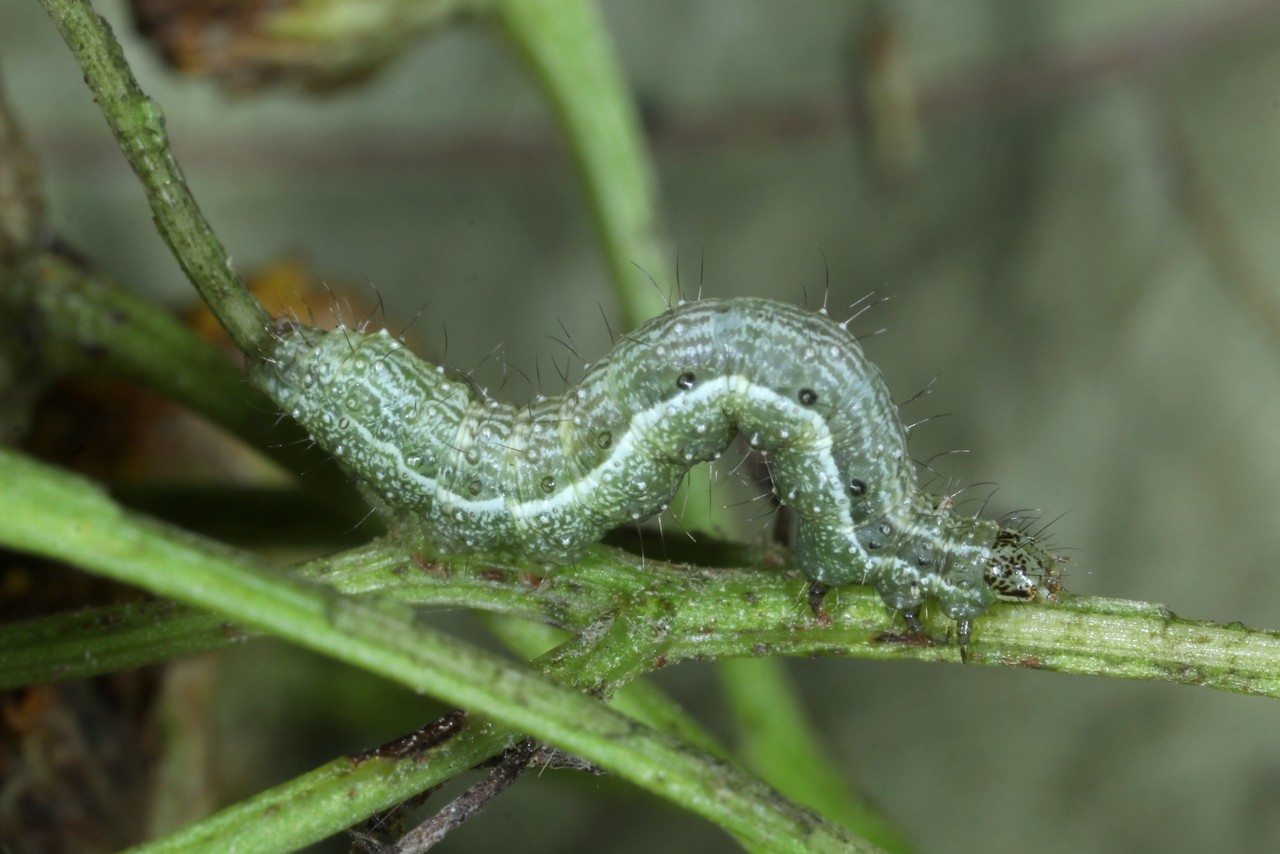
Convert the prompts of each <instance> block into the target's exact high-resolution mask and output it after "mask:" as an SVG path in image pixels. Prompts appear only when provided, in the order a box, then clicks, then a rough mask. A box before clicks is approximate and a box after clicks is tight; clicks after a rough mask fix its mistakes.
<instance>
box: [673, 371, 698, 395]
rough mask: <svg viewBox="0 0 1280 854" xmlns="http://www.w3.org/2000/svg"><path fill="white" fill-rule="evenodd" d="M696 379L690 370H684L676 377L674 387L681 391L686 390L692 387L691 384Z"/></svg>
mask: <svg viewBox="0 0 1280 854" xmlns="http://www.w3.org/2000/svg"><path fill="white" fill-rule="evenodd" d="M697 379H698V378H697V377H695V376H694V375H693V372H692V371H685V372H684V373H683V374H681V375H680V376H678V377H676V387H677V388H679V389H682V390H683V391H688V390H689V389H691V388H693V384H694V383H695V382H697Z"/></svg>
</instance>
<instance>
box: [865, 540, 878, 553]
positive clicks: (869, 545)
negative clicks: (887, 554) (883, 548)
mask: <svg viewBox="0 0 1280 854" xmlns="http://www.w3.org/2000/svg"><path fill="white" fill-rule="evenodd" d="M867 548H868V549H869V550H871V551H875V550H876V549H878V548H880V541H879V540H867Z"/></svg>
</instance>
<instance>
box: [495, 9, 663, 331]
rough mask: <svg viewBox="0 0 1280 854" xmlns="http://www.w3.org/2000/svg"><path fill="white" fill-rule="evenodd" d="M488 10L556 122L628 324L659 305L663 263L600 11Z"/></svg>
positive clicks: (638, 146)
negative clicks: (653, 279) (654, 279)
mask: <svg viewBox="0 0 1280 854" xmlns="http://www.w3.org/2000/svg"><path fill="white" fill-rule="evenodd" d="M492 11H493V14H494V15H495V16H496V18H497V21H498V23H499V24H500V26H501V28H502V31H503V33H505V34H506V36H507V39H508V41H509V42H510V43H511V45H512V46H513V47H514V49H515V51H516V52H517V53H518V54H519V55H520V56H521V57H522V58H523V59H524V61H525V65H526V66H527V67H528V68H529V70H530V71H531V72H532V74H533V77H534V79H535V80H536V81H537V82H538V85H539V86H540V87H541V89H542V92H543V94H544V95H545V96H546V98H547V101H548V103H549V104H550V105H551V109H552V112H553V113H554V114H555V116H556V119H557V121H558V122H559V125H560V130H561V133H563V134H564V138H565V142H566V144H567V145H568V147H569V151H570V153H571V154H572V156H573V161H574V165H575V166H576V167H577V170H578V176H579V178H580V179H581V180H582V184H583V187H584V189H585V190H586V195H587V201H588V203H589V204H590V206H591V212H592V215H593V218H594V221H595V224H596V229H597V231H598V232H599V235H600V241H601V244H602V246H603V248H604V253H605V260H606V262H607V263H608V265H609V272H610V274H611V275H612V278H613V281H614V283H615V286H616V288H615V289H616V291H617V293H618V295H619V297H620V298H621V300H622V307H623V312H622V314H623V319H624V321H625V322H626V325H627V326H628V327H634V326H637V325H638V324H639V323H640V322H641V321H644V320H646V319H648V318H650V317H653V316H654V315H655V314H659V313H661V312H662V310H663V309H664V308H665V307H666V305H665V302H664V298H663V295H662V294H661V293H660V292H659V291H658V288H657V287H655V286H654V285H653V283H652V282H651V281H650V279H649V276H655V277H657V276H660V275H662V274H664V273H665V272H666V270H667V269H668V262H667V257H666V253H665V252H664V251H663V250H662V248H661V246H660V245H659V242H658V239H657V236H656V234H655V231H656V228H657V222H656V221H657V213H656V208H657V202H656V198H657V193H656V183H655V181H654V177H653V166H652V164H651V163H650V160H649V154H648V149H647V147H646V145H645V140H644V134H643V132H642V131H641V127H640V119H639V116H638V114H637V112H636V109H635V105H634V103H633V101H632V99H631V96H630V93H629V92H628V90H627V87H626V83H625V81H624V80H623V77H622V73H621V71H620V70H619V69H618V66H617V62H616V60H615V57H614V53H613V49H612V45H611V44H610V42H609V35H608V32H607V30H606V29H605V26H604V22H603V21H601V19H600V10H599V8H598V7H597V5H596V3H595V2H594V0H502V2H497V3H495V4H494V6H493V10H492Z"/></svg>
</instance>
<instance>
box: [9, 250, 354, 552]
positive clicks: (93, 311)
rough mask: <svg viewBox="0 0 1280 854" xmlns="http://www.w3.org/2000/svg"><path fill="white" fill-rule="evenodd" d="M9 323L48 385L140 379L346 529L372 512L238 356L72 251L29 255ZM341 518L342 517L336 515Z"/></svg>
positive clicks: (16, 281)
mask: <svg viewBox="0 0 1280 854" xmlns="http://www.w3.org/2000/svg"><path fill="white" fill-rule="evenodd" d="M0 317H3V318H7V319H8V322H9V323H13V324H16V325H17V326H18V327H20V328H22V329H23V330H24V335H23V337H22V345H23V346H22V351H21V353H20V354H19V358H20V359H21V360H22V363H23V365H24V366H25V370H26V372H27V373H28V374H30V375H36V376H39V377H41V378H42V381H43V382H48V381H51V380H53V379H57V378H60V377H63V376H71V375H106V376H115V377H121V378H123V379H127V380H130V381H133V382H137V383H139V384H140V385H143V386H146V387H147V388H151V389H154V390H155V391H158V392H160V393H161V394H164V395H165V396H167V397H168V398H170V399H171V400H174V401H175V402H177V403H180V404H182V405H183V406H186V407H187V408H189V409H191V410H192V411H194V412H196V413H197V414H199V415H202V416H204V417H205V418H207V419H209V420H210V421H212V422H213V423H214V424H217V425H218V426H220V427H222V428H223V429H225V430H227V431H229V432H230V433H232V434H233V435H235V436H238V437H239V438H241V439H243V440H244V441H245V442H246V443H248V444H249V445H251V446H253V447H256V448H258V449H260V450H261V451H262V453H263V454H265V455H266V456H267V457H269V458H271V459H274V460H275V461H276V462H278V463H280V465H281V466H282V467H283V468H284V469H285V470H286V471H290V472H295V471H307V472H309V474H308V477H307V479H306V480H305V481H304V482H305V483H306V484H308V485H310V486H314V487H315V490H314V491H315V492H316V494H318V495H322V496H324V504H325V505H326V506H327V507H329V508H334V509H338V510H340V511H341V512H342V518H343V519H344V520H345V522H344V523H343V527H350V526H352V525H354V524H355V523H356V522H358V521H359V520H360V518H361V517H362V516H363V515H364V510H363V509H362V508H363V506H364V502H363V501H362V500H360V499H359V498H358V496H357V495H356V493H355V490H353V489H352V488H351V486H350V484H349V482H348V479H347V477H346V476H345V475H343V474H342V473H341V472H340V471H339V469H338V468H337V467H336V466H334V465H327V464H322V463H323V462H324V458H323V457H322V456H321V455H320V454H319V453H318V452H317V451H316V450H315V449H314V448H313V447H312V444H311V442H310V441H309V439H308V437H307V435H306V433H305V432H304V431H303V430H302V428H300V427H299V426H298V425H297V424H295V423H294V422H292V421H289V420H287V419H283V420H282V419H281V418H280V416H279V415H278V414H276V411H275V406H274V405H273V404H272V403H271V402H270V401H269V400H267V398H266V397H265V396H264V395H263V394H261V393H260V392H258V391H257V390H255V389H253V388H251V387H250V386H248V385H247V384H246V383H245V380H244V371H243V370H242V369H241V367H240V366H239V365H237V364H236V360H235V359H233V358H231V357H229V356H228V354H227V353H225V352H223V351H222V350H220V349H218V348H217V347H216V346H214V345H213V344H211V343H209V342H208V341H205V340H204V339H202V338H200V337H199V336H198V335H196V334H195V333H194V332H192V331H191V330H190V329H188V328H187V327H185V326H183V325H182V324H181V323H180V322H178V321H177V320H176V319H175V318H174V317H173V316H172V315H171V314H170V313H169V312H167V311H165V310H164V309H162V308H160V307H159V306H157V305H155V304H154V303H151V302H149V301H147V300H143V299H140V298H138V297H137V296H135V295H133V294H131V293H129V292H128V291H126V290H125V289H123V288H122V287H120V285H119V284H118V283H117V282H115V281H113V280H111V279H110V278H108V277H106V276H103V275H102V274H100V273H99V272H97V271H95V270H93V269H91V268H86V267H85V265H84V264H82V263H79V262H77V261H76V260H75V259H72V258H69V257H67V256H66V255H64V254H59V253H58V252H51V251H38V252H31V253H27V254H26V255H25V256H24V257H22V258H21V259H19V260H18V261H17V262H15V264H14V265H13V266H12V267H11V268H10V269H9V270H8V274H7V276H6V278H5V281H4V287H3V288H2V289H0ZM331 512H332V511H331Z"/></svg>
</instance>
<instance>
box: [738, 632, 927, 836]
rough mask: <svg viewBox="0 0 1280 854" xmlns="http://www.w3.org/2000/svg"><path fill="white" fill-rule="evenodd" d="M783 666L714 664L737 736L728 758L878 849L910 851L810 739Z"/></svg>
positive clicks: (776, 662)
mask: <svg viewBox="0 0 1280 854" xmlns="http://www.w3.org/2000/svg"><path fill="white" fill-rule="evenodd" d="M784 664H785V662H783V661H782V660H780V659H777V658H731V659H727V660H725V661H721V662H719V665H720V670H719V672H720V677H721V684H722V685H723V687H724V691H725V696H726V698H727V699H728V704H727V705H728V708H729V712H730V714H731V715H732V717H733V720H734V723H735V729H736V731H737V736H738V743H737V744H736V745H734V748H735V749H734V755H735V756H737V757H738V758H739V759H740V760H741V761H742V763H743V764H744V765H745V766H746V767H747V769H748V770H750V771H752V772H753V773H755V774H756V775H757V776H759V777H760V779H762V780H764V781H765V782H767V783H769V784H770V785H771V786H775V787H777V789H778V791H780V792H783V793H785V794H786V795H787V797H790V798H793V799H795V800H796V801H799V802H800V803H802V804H805V805H806V806H809V807H812V808H814V809H815V810H817V811H818V812H820V813H822V814H823V815H825V816H830V817H831V818H834V819H836V820H837V821H839V822H840V823H841V824H843V825H844V826H845V827H847V828H849V829H850V830H852V831H854V832H855V833H857V834H858V835H859V836H861V837H863V838H864V839H866V840H867V841H868V842H870V843H872V844H873V845H875V846H877V847H879V848H880V849H882V850H884V851H886V852H907V851H911V850H912V847H911V845H910V844H909V843H908V842H907V840H906V838H905V837H904V836H903V834H902V833H901V831H899V830H898V829H897V828H896V827H894V826H893V825H892V824H890V823H889V822H888V821H887V820H886V819H885V818H884V817H883V816H882V815H881V814H880V813H879V812H878V811H877V810H876V809H875V807H874V806H872V805H871V804H868V803H866V802H865V801H863V800H862V799H861V798H859V797H857V796H856V795H855V794H854V793H853V792H852V791H851V790H850V789H849V785H848V783H846V782H845V775H844V774H841V773H840V771H839V770H838V769H837V768H836V766H835V765H834V764H832V762H831V759H830V757H829V754H828V752H827V751H825V750H823V749H822V747H821V746H820V745H819V742H818V741H817V739H815V738H814V731H815V730H814V726H813V724H812V723H811V722H810V721H809V718H808V716H807V715H806V714H805V711H804V709H803V707H802V706H801V704H800V699H799V697H798V696H797V692H796V689H795V686H794V685H793V684H792V682H791V679H790V678H789V677H788V675H787V671H786V669H785V667H784Z"/></svg>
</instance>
